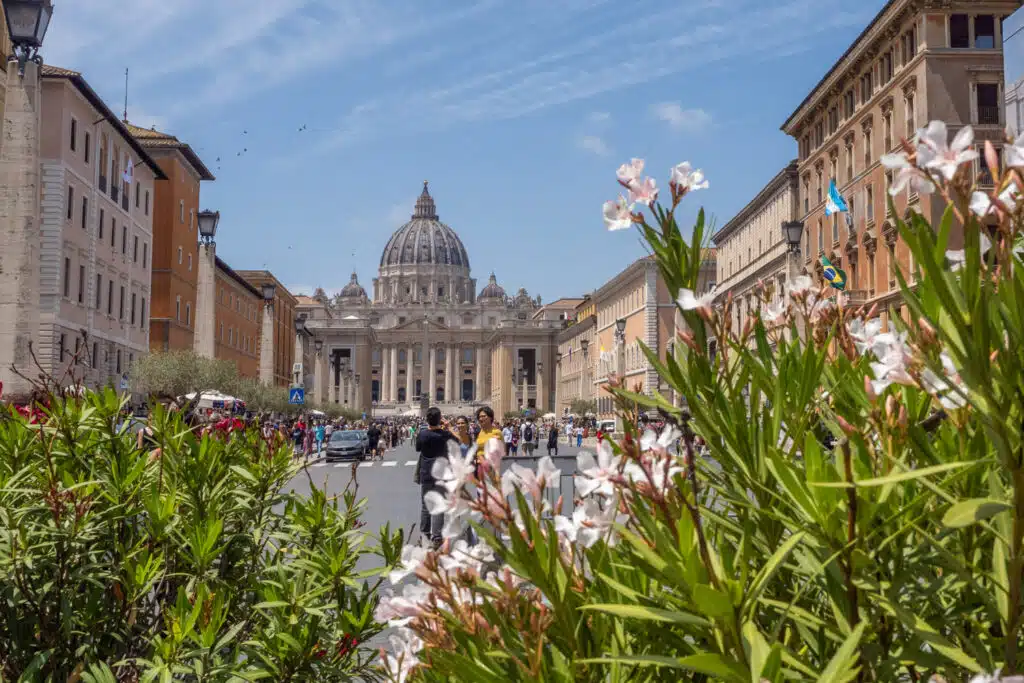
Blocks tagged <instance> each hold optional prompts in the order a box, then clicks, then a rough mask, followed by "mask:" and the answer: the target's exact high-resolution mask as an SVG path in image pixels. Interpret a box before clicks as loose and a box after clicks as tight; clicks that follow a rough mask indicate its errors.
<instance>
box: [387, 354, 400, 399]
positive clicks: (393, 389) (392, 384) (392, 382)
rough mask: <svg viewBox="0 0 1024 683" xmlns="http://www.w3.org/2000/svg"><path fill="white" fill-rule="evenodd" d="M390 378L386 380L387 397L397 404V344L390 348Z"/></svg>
mask: <svg viewBox="0 0 1024 683" xmlns="http://www.w3.org/2000/svg"><path fill="white" fill-rule="evenodd" d="M390 367H391V376H390V377H389V378H388V383H389V388H388V395H389V396H390V397H391V400H392V401H393V402H395V403H397V402H398V344H392V346H391V363H390Z"/></svg>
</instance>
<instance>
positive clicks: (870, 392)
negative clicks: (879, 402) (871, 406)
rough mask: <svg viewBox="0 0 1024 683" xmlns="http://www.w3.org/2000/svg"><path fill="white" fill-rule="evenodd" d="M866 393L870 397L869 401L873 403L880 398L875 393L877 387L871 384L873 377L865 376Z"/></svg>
mask: <svg viewBox="0 0 1024 683" xmlns="http://www.w3.org/2000/svg"><path fill="white" fill-rule="evenodd" d="M864 393H865V394H867V395H868V400H869V401H871V402H872V403H874V402H875V399H877V398H878V394H876V393H875V387H874V385H873V384H871V377H870V376H869V375H864Z"/></svg>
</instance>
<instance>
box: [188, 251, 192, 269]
mask: <svg viewBox="0 0 1024 683" xmlns="http://www.w3.org/2000/svg"><path fill="white" fill-rule="evenodd" d="M188 269H189V270H192V254H189V255H188Z"/></svg>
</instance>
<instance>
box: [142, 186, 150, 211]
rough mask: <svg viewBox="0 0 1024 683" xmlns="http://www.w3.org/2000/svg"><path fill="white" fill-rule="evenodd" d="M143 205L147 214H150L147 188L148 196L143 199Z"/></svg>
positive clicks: (147, 194)
mask: <svg viewBox="0 0 1024 683" xmlns="http://www.w3.org/2000/svg"><path fill="white" fill-rule="evenodd" d="M143 207H144V209H143V210H144V211H145V213H146V215H147V216H148V215H149V190H146V197H145V199H144V201H143Z"/></svg>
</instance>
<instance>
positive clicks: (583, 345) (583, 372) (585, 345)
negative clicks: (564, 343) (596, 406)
mask: <svg viewBox="0 0 1024 683" xmlns="http://www.w3.org/2000/svg"><path fill="white" fill-rule="evenodd" d="M580 350H581V351H583V367H582V368H581V369H580V400H581V401H589V400H590V399H588V398H587V397H586V396H584V395H583V390H584V389H586V388H587V370H588V369H589V368H588V363H589V358H590V353H589V352H590V340H589V339H586V338H583V339H580ZM588 395H589V392H588ZM580 417H586V415H580Z"/></svg>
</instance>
